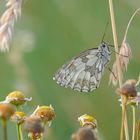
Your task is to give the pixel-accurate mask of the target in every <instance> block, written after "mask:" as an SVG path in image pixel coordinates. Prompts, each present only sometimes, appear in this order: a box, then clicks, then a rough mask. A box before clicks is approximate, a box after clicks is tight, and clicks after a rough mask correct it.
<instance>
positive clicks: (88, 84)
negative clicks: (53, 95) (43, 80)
mask: <svg viewBox="0 0 140 140" xmlns="http://www.w3.org/2000/svg"><path fill="white" fill-rule="evenodd" d="M109 60H110V50H109V47H108V45H107V44H106V43H105V42H102V43H101V44H100V46H99V47H98V48H92V49H88V50H86V51H84V52H82V53H81V54H79V55H78V56H76V57H74V58H73V59H72V60H71V61H69V62H68V63H66V64H64V65H63V66H62V67H61V68H60V69H59V70H58V71H57V72H56V74H55V76H54V78H53V79H54V80H56V81H57V83H58V84H60V85H61V86H64V87H66V88H67V87H70V88H72V89H74V90H77V91H80V92H91V91H93V90H95V89H96V88H98V86H99V84H100V80H101V77H102V74H103V72H104V68H105V66H106V64H107V63H108V62H109Z"/></svg>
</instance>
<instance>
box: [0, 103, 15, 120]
mask: <svg viewBox="0 0 140 140" xmlns="http://www.w3.org/2000/svg"><path fill="white" fill-rule="evenodd" d="M14 112H15V111H14V109H13V107H12V106H11V105H10V104H6V103H1V104H0V118H2V119H9V118H10V117H11V116H12V115H13V114H14Z"/></svg>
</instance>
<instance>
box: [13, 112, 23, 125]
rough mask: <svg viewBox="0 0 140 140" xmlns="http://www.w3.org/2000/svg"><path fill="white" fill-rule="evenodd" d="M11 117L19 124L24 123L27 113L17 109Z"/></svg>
mask: <svg viewBox="0 0 140 140" xmlns="http://www.w3.org/2000/svg"><path fill="white" fill-rule="evenodd" d="M11 119H12V121H14V122H16V123H17V124H22V123H23V122H24V121H25V113H24V112H19V111H16V112H15V114H14V115H13V116H12V117H11Z"/></svg>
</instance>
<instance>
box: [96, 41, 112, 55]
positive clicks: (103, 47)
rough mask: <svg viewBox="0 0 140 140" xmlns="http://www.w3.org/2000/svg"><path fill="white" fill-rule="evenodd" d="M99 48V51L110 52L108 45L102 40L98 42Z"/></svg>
mask: <svg viewBox="0 0 140 140" xmlns="http://www.w3.org/2000/svg"><path fill="white" fill-rule="evenodd" d="M99 50H100V51H101V52H106V53H108V54H110V50H109V45H108V44H107V43H106V42H104V41H102V43H101V44H100V47H99Z"/></svg>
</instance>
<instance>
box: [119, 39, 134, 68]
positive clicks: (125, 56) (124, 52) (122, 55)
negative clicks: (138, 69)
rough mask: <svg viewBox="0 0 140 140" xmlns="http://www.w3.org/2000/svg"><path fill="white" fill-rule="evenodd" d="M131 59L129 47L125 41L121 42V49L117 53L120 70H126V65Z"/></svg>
mask: <svg viewBox="0 0 140 140" xmlns="http://www.w3.org/2000/svg"><path fill="white" fill-rule="evenodd" d="M131 57H132V52H131V48H130V45H129V44H128V42H127V41H126V40H125V41H123V43H122V45H121V48H120V52H119V60H120V64H121V67H122V69H126V70H127V66H128V63H129V61H130V59H131Z"/></svg>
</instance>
